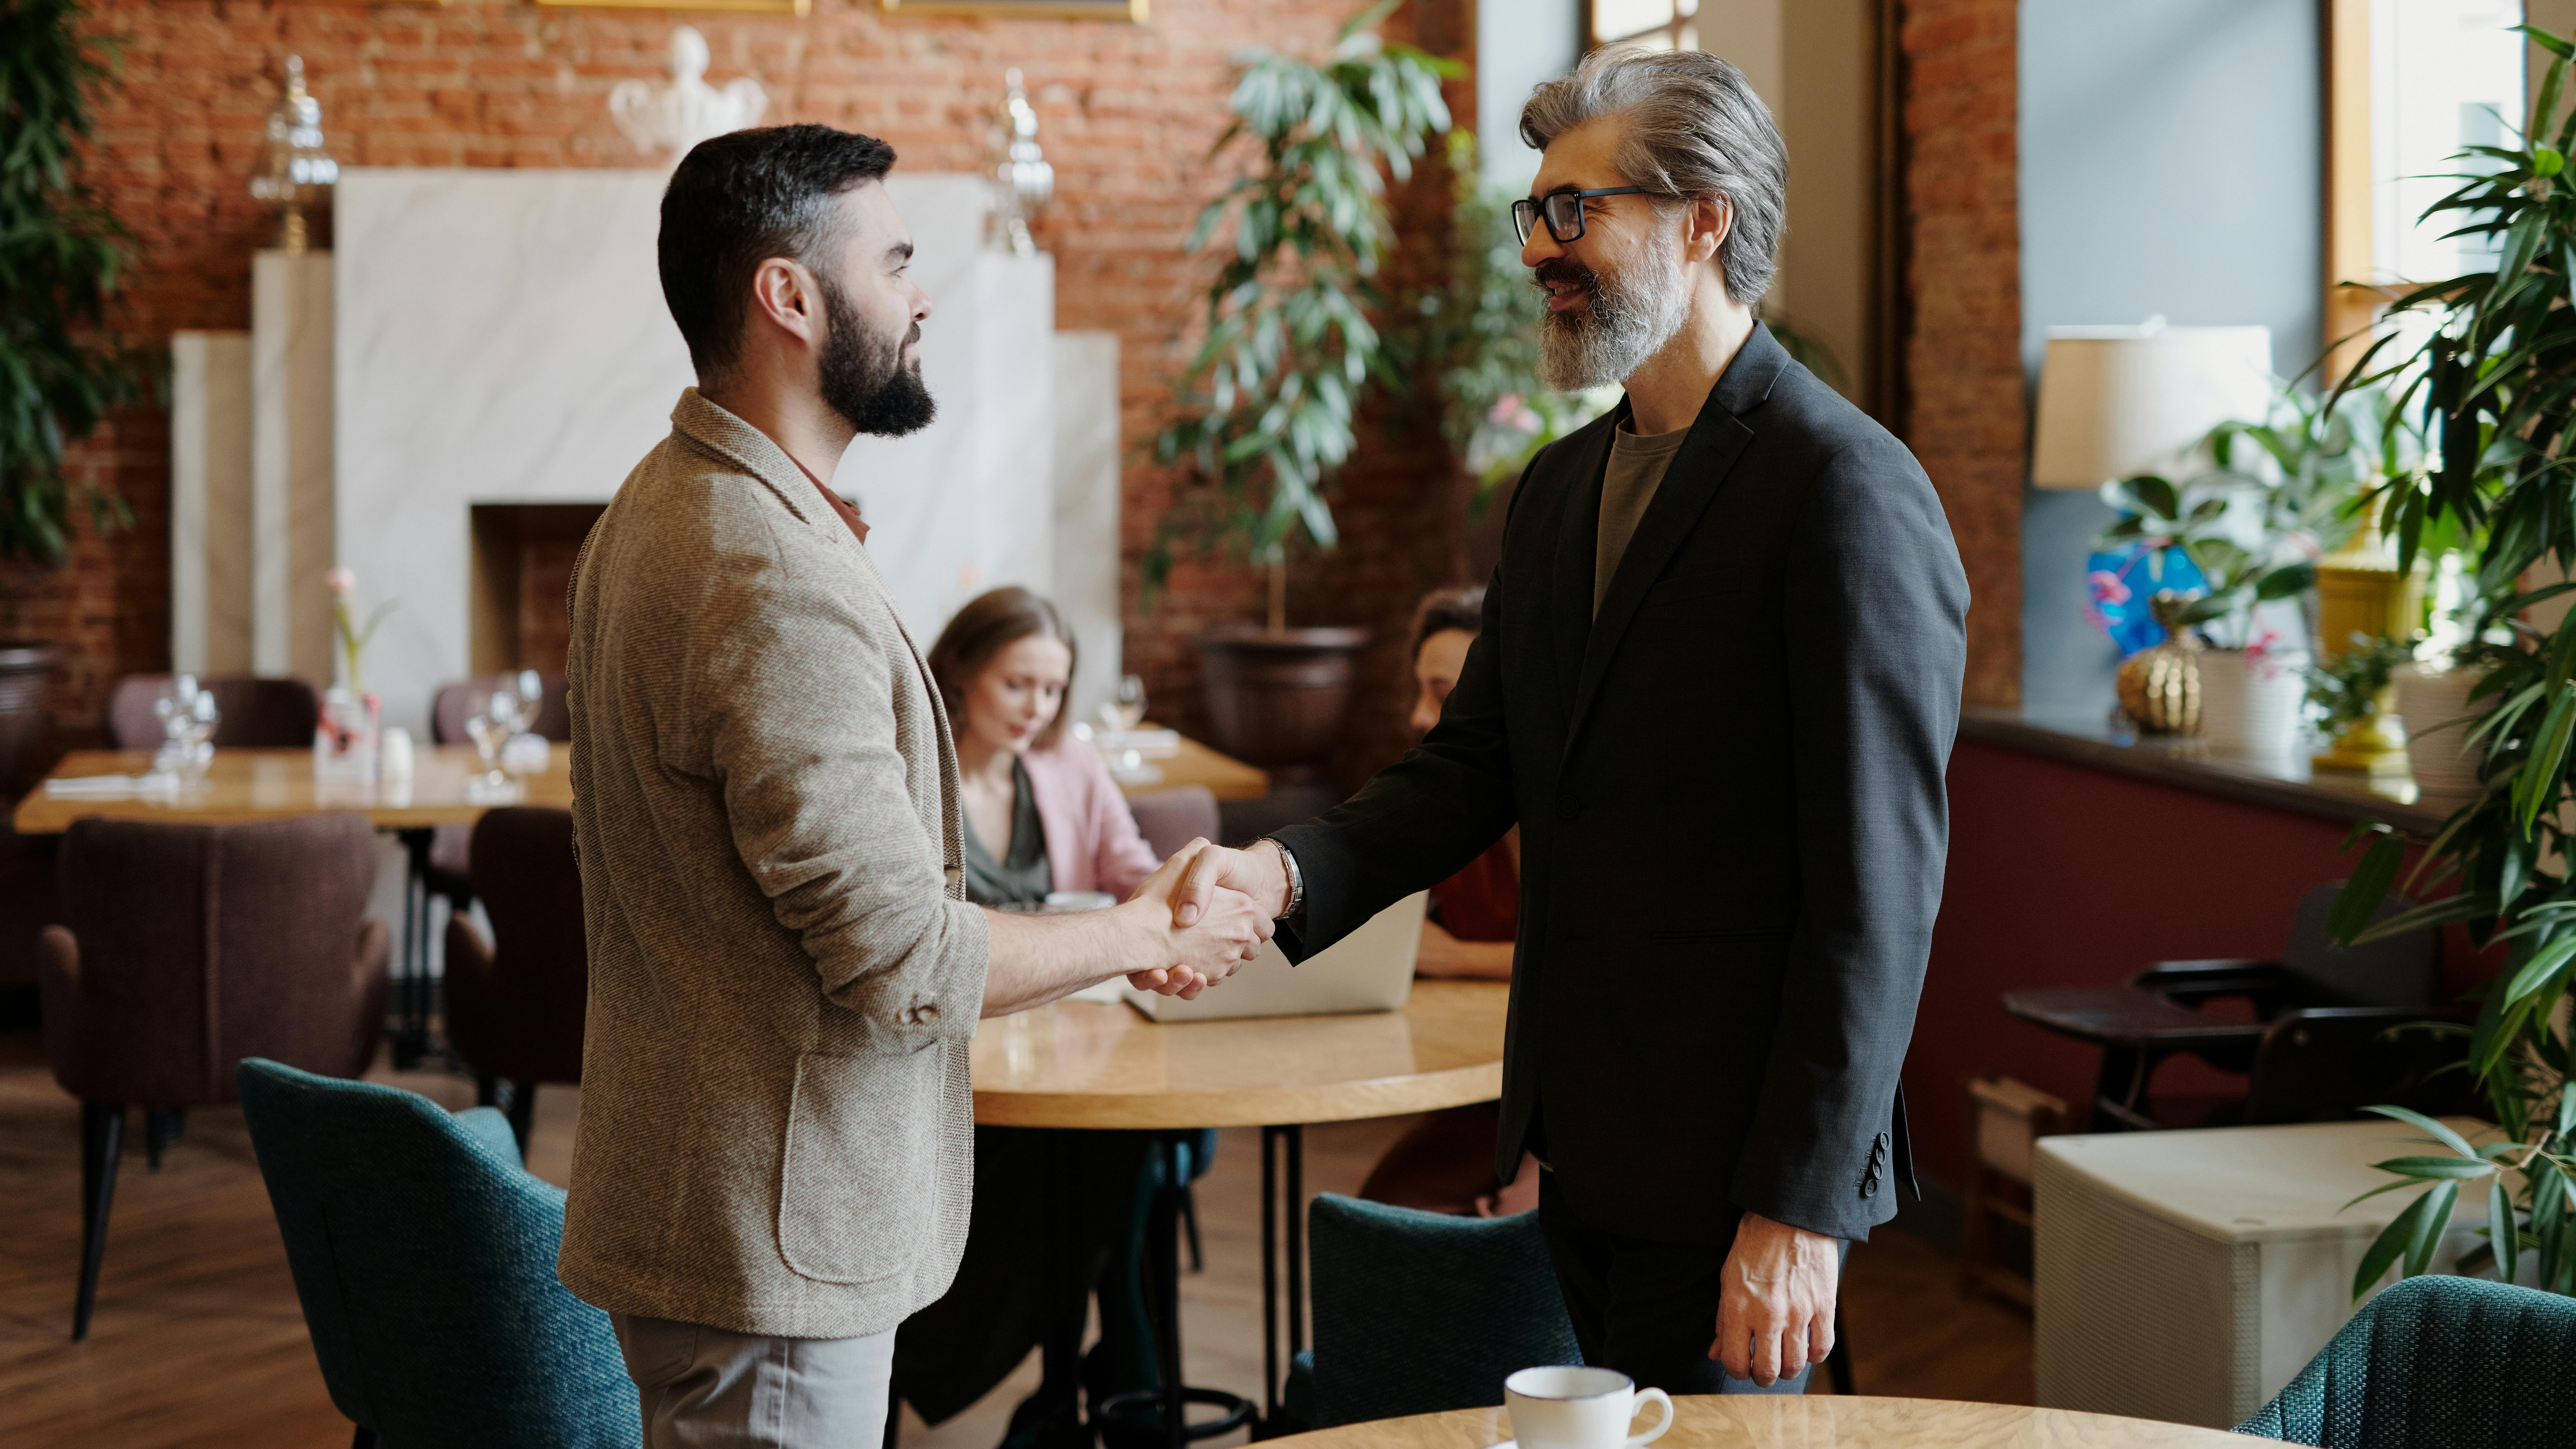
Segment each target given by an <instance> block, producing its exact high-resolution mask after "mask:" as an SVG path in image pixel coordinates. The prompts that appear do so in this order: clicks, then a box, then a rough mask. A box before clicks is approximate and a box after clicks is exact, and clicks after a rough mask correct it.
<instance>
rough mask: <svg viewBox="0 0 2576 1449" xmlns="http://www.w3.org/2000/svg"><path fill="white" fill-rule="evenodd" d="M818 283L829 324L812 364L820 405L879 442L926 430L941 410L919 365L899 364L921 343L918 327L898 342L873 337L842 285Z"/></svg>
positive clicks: (917, 362)
mask: <svg viewBox="0 0 2576 1449" xmlns="http://www.w3.org/2000/svg"><path fill="white" fill-rule="evenodd" d="M819 280H820V281H821V282H822V284H823V310H824V314H825V315H826V316H827V317H829V318H830V319H831V323H832V330H831V333H830V334H829V335H828V336H826V337H825V338H824V339H823V352H822V355H821V356H820V357H819V358H817V359H816V360H815V365H816V367H817V369H818V371H819V372H820V381H821V384H822V389H823V403H824V405H825V406H826V407H829V408H830V409H831V410H832V411H834V412H836V413H839V414H840V415H841V419H842V421H844V422H846V423H848V424H849V425H850V426H851V427H853V428H856V429H858V430H859V431H860V432H862V433H872V434H874V435H876V436H878V437H881V438H899V437H902V436H903V435H904V434H906V433H917V432H919V431H921V430H922V429H923V428H925V427H928V426H929V425H930V420H931V419H932V418H935V417H937V416H938V415H939V405H938V404H937V403H935V402H933V401H931V398H930V389H929V388H927V387H924V386H922V382H921V363H920V361H919V360H918V359H915V360H914V362H913V363H912V365H910V366H908V367H907V366H905V365H904V361H903V349H904V347H905V346H906V345H907V344H909V343H912V342H916V341H918V340H920V337H921V324H920V323H918V322H916V323H914V324H912V329H911V331H909V332H907V333H906V334H905V335H904V336H903V338H902V339H901V340H900V341H898V340H895V339H893V338H888V337H884V336H881V335H879V334H877V333H874V332H871V331H869V330H868V324H867V322H866V320H865V319H863V318H861V317H860V316H859V312H858V309H857V308H855V307H853V306H851V305H850V299H849V296H848V294H846V293H844V292H843V291H842V290H841V288H840V285H839V284H838V283H837V282H835V281H834V280H833V279H831V278H830V277H823V278H820V279H819Z"/></svg>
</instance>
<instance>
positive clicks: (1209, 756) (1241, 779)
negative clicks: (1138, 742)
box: [1118, 724, 1270, 800]
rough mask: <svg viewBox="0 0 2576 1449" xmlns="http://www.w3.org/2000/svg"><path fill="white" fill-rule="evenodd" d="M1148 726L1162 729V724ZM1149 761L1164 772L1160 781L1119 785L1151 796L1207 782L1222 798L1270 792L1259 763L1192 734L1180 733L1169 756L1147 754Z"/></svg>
mask: <svg viewBox="0 0 2576 1449" xmlns="http://www.w3.org/2000/svg"><path fill="white" fill-rule="evenodd" d="M1144 728H1146V729H1149V730H1158V729H1161V728H1163V726H1161V725H1156V724H1149V725H1146V726H1145V727H1144ZM1144 758H1145V763H1146V764H1149V765H1152V766H1154V767H1155V768H1156V769H1158V770H1161V771H1162V772H1163V778H1161V779H1159V780H1142V781H1138V782H1137V783H1135V784H1133V785H1127V784H1121V785H1120V786H1119V787H1118V788H1119V789H1120V790H1121V791H1123V792H1124V793H1126V794H1129V795H1150V794H1152V793H1153V792H1154V791H1156V790H1171V789H1177V788H1179V787H1180V786H1183V785H1205V786H1207V787H1208V793H1209V794H1211V795H1214V796H1216V798H1218V799H1220V800H1258V799H1260V798H1261V797H1262V796H1264V795H1267V794H1269V793H1270V775H1269V772H1268V771H1265V770H1262V769H1260V768H1259V767H1257V766H1253V765H1247V764H1245V763H1244V762H1243V761H1241V760H1238V759H1236V758H1235V757H1234V756H1232V755H1228V754H1221V753H1219V752H1218V751H1217V750H1215V749H1212V748H1210V747H1209V746H1207V745H1203V744H1200V743H1199V742H1198V741H1196V740H1194V739H1191V738H1190V737H1189V736H1188V735H1182V736H1180V744H1179V747H1178V748H1177V749H1176V750H1175V751H1174V752H1173V753H1171V754H1168V755H1146V756H1145V757H1144Z"/></svg>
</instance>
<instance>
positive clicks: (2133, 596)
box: [2084, 543, 2209, 659]
mask: <svg viewBox="0 0 2576 1449" xmlns="http://www.w3.org/2000/svg"><path fill="white" fill-rule="evenodd" d="M2208 589H2209V581H2208V580H2207V579H2205V578H2203V577H2202V576H2201V572H2200V566H2199V565H2198V564H2195V563H2193V562H2192V561H2191V555H2189V554H2187V553H2184V552H2183V551H2182V550H2181V549H2178V548H2156V547H2152V546H2150V545H2148V544H2144V543H2137V544H2131V545H2130V546H2129V547H2127V548H2125V549H2121V550H2120V551H2118V552H2116V553H2100V552H2097V553H2095V554H2093V555H2092V556H2091V557H2089V558H2087V559H2086V560H2085V561H2084V592H2085V595H2086V597H2087V598H2088V599H2090V600H2091V603H2090V604H2089V605H2088V606H2087V607H2086V612H2087V613H2088V614H2090V615H2091V616H2092V619H2093V622H2094V624H2095V625H2097V626H2098V627H2099V628H2100V629H2101V630H2102V632H2103V633H2105V634H2107V635H2109V636H2110V637H2111V643H2112V644H2113V645H2114V646H2115V647H2117V648H2118V649H2119V651H2120V657H2121V658H2123V659H2126V658H2128V657H2129V656H2130V655H2132V654H2135V653H2137V652H2138V651H2139V650H2141V649H2145V648H2148V647H2149V646H2151V645H2156V644H2161V643H2163V642H2164V640H2165V626H2164V625H2162V624H2159V623H2157V622H2156V616H2155V612H2154V610H2153V609H2152V608H2150V607H2149V605H2150V604H2151V603H2152V601H2153V600H2154V599H2155V597H2156V595H2158V594H2160V593H2164V592H2166V591H2168V590H2170V591H2172V592H2174V593H2177V594H2180V595H2182V596H2184V597H2185V598H2192V597H2196V596H2198V595H2200V594H2203V593H2206V592H2208Z"/></svg>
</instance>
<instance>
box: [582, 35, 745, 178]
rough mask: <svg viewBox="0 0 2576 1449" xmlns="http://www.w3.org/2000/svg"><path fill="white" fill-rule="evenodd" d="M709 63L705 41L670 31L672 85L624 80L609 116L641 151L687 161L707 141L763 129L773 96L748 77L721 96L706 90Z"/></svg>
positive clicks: (615, 93) (611, 98)
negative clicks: (763, 117)
mask: <svg viewBox="0 0 2576 1449" xmlns="http://www.w3.org/2000/svg"><path fill="white" fill-rule="evenodd" d="M707 60H708V55H707V38H706V37H705V36H703V35H700V34H699V33H698V32H697V29H696V27H694V26H688V25H682V26H677V27H675V28H674V29H673V30H672V31H671V60H670V71H671V83H670V84H669V85H666V86H656V85H653V84H651V83H649V82H646V81H640V80H625V81H619V82H618V83H617V88H616V89H615V90H613V91H610V92H609V93H608V114H609V115H610V117H611V118H613V119H614V120H615V121H616V122H617V129H619V130H620V131H623V132H625V133H626V139H628V140H630V141H633V142H634V143H635V149H636V150H637V151H640V152H643V153H645V154H647V155H649V154H651V153H652V152H655V151H669V152H670V153H671V154H672V155H673V156H675V157H677V156H685V155H687V154H688V152H689V148H690V147H692V146H695V145H696V144H698V143H699V142H700V141H703V140H705V139H707V138H708V137H709V136H721V135H724V134H725V133H726V132H728V131H740V130H745V129H748V128H750V127H752V126H756V125H759V124H760V117H761V113H763V112H764V111H767V110H768V109H769V93H768V92H766V91H764V90H762V89H761V88H760V82H758V81H756V80H753V79H751V78H750V77H748V76H744V77H741V78H739V79H736V80H731V81H727V82H726V83H725V88H724V89H723V90H717V89H716V88H715V87H714V86H711V85H708V84H707Z"/></svg>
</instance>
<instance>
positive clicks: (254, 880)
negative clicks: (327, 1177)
mask: <svg viewBox="0 0 2576 1449" xmlns="http://www.w3.org/2000/svg"><path fill="white" fill-rule="evenodd" d="M375 879H376V855H375V832H374V831H373V830H372V829H370V828H369V827H368V825H367V821H366V817H365V816H362V815H356V814H339V815H314V816H306V817H303V818H300V819H294V820H281V821H274V822H268V823H263V824H256V825H165V824H161V823H158V822H150V821H114V820H81V821H76V822H74V823H73V825H72V827H71V829H70V830H69V831H68V832H66V833H65V835H64V838H63V846H62V900H63V908H64V915H65V917H66V919H68V920H69V921H70V923H71V924H70V925H69V926H68V927H64V926H52V927H48V928H47V929H46V931H45V935H44V949H43V960H42V962H41V963H40V964H41V969H40V976H39V982H38V984H39V987H40V989H41V990H42V993H43V1000H44V1013H45V1051H46V1054H47V1055H48V1056H49V1057H51V1058H52V1060H53V1068H54V1080H55V1081H57V1082H60V1083H61V1084H62V1087H63V1090H65V1091H67V1092H69V1093H71V1094H72V1095H73V1096H75V1097H78V1098H79V1099H80V1103H81V1151H82V1157H81V1211H82V1217H81V1265H80V1291H79V1295H78V1297H77V1298H76V1299H75V1301H74V1306H73V1309H72V1337H73V1338H75V1339H80V1338H85V1337H87V1336H88V1334H89V1320H90V1310H91V1308H92V1306H93V1305H94V1304H95V1302H96V1300H97V1297H98V1268H99V1260H100V1258H101V1257H102V1255H103V1254H104V1251H105V1248H106V1241H107V1219H108V1209H109V1205H110V1202H111V1200H112V1199H113V1198H114V1196H115V1192H116V1167H117V1157H118V1153H119V1151H120V1150H121V1148H122V1146H123V1144H124V1137H125V1109H126V1108H127V1107H129V1106H140V1107H142V1108H143V1109H144V1110H145V1113H146V1129H147V1137H148V1149H149V1152H150V1157H151V1163H152V1166H153V1167H155V1168H158V1167H159V1166H160V1165H161V1151H162V1149H163V1148H164V1147H166V1146H167V1145H168V1144H169V1143H170V1142H171V1141H172V1140H173V1139H174V1138H175V1137H176V1136H177V1133H178V1128H179V1125H180V1121H181V1113H182V1112H183V1111H184V1110H185V1109H187V1108H189V1107H197V1106H213V1105H216V1104H219V1103H225V1102H231V1101H233V1100H235V1091H234V1086H233V1067H234V1065H235V1064H236V1063H238V1062H240V1061H241V1059H242V1058H244V1057H252V1056H258V1057H270V1058H273V1059H275V1060H277V1061H281V1062H285V1063H287V1064H288V1065H290V1066H296V1067H301V1068H303V1069H304V1070H306V1071H309V1072H319V1073H323V1074H326V1075H330V1076H336V1077H354V1076H357V1075H358V1074H359V1073H361V1072H363V1071H365V1070H366V1067H367V1064H368V1062H369V1061H370V1060H371V1059H372V1058H373V1057H374V1055H375V1050H376V1042H377V1040H378V1038H379V1037H380V1036H381V1035H382V1034H383V1031H384V1024H385V957H386V955H387V953H388V950H389V947H390V937H389V935H388V933H387V932H386V930H385V926H384V923H383V922H382V921H375V920H368V919H366V910H367V895H368V892H369V891H370V890H372V889H373V888H374V886H375Z"/></svg>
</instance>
